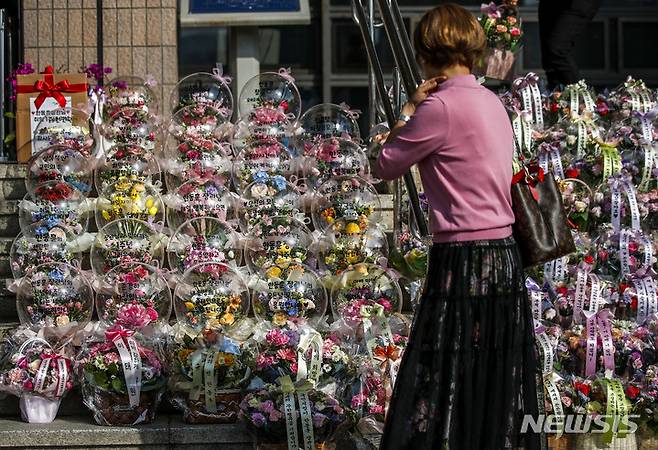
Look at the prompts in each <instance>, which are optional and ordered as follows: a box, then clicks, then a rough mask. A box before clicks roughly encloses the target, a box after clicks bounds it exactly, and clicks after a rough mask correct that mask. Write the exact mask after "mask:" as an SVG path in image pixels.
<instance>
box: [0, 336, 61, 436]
mask: <svg viewBox="0 0 658 450" xmlns="http://www.w3.org/2000/svg"><path fill="white" fill-rule="evenodd" d="M12 344H16V345H17V347H18V348H16V347H13V348H12V349H11V351H10V354H8V355H7V356H8V360H6V362H5V363H4V364H3V367H2V370H1V371H0V391H4V392H7V393H10V394H12V395H16V396H18V397H19V399H20V402H19V404H20V409H21V417H22V418H23V420H24V421H25V422H29V423H50V422H52V421H53V420H54V419H55V417H56V416H57V411H58V410H59V404H60V402H61V400H62V398H63V397H64V396H65V395H66V394H67V393H68V392H69V391H70V390H71V389H72V388H73V379H74V377H73V364H72V361H71V360H70V359H69V358H68V357H67V356H66V355H65V354H63V353H62V352H58V351H55V350H54V349H53V348H52V346H51V345H50V344H49V343H48V342H47V341H46V340H44V339H42V338H39V337H30V338H27V339H25V340H24V341H23V342H12Z"/></svg>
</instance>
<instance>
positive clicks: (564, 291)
mask: <svg viewBox="0 0 658 450" xmlns="http://www.w3.org/2000/svg"><path fill="white" fill-rule="evenodd" d="M567 292H568V290H567V288H566V287H565V286H561V287H559V288H557V293H558V294H560V295H567Z"/></svg>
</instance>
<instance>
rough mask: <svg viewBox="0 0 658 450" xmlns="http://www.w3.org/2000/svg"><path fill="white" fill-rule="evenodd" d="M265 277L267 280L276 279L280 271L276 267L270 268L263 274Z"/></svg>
mask: <svg viewBox="0 0 658 450" xmlns="http://www.w3.org/2000/svg"><path fill="white" fill-rule="evenodd" d="M265 275H266V276H267V278H278V277H279V276H280V275H281V269H279V268H278V267H277V266H273V267H270V268H269V269H267V271H266V272H265Z"/></svg>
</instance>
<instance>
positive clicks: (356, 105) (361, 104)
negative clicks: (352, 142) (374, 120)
mask: <svg viewBox="0 0 658 450" xmlns="http://www.w3.org/2000/svg"><path fill="white" fill-rule="evenodd" d="M331 101H332V103H336V104H339V103H341V102H345V103H347V104H348V105H349V106H350V108H351V109H358V110H361V116H359V129H360V130H361V137H364V138H365V137H366V136H367V134H368V131H369V130H368V88H367V87H365V86H363V87H361V86H359V87H334V88H333V89H331Z"/></svg>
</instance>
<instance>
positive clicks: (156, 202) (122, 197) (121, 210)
mask: <svg viewBox="0 0 658 450" xmlns="http://www.w3.org/2000/svg"><path fill="white" fill-rule="evenodd" d="M123 218H130V219H138V220H141V221H144V222H146V223H150V224H153V223H162V222H164V204H163V202H162V198H161V197H160V195H159V194H158V190H157V189H156V188H155V187H153V186H152V185H149V184H144V183H143V182H141V181H132V180H129V179H128V178H125V177H121V178H119V180H118V181H117V182H116V183H114V184H113V185H111V186H108V187H107V189H106V190H105V191H104V192H102V193H101V195H100V197H99V198H98V200H97V201H96V223H97V224H98V226H105V225H106V224H107V223H109V222H112V221H113V220H117V219H123Z"/></svg>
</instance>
